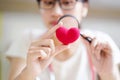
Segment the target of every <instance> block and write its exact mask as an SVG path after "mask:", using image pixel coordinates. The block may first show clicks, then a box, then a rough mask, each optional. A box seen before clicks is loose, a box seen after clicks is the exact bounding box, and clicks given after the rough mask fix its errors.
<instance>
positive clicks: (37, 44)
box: [31, 39, 55, 52]
mask: <svg viewBox="0 0 120 80" xmlns="http://www.w3.org/2000/svg"><path fill="white" fill-rule="evenodd" d="M31 46H33V47H49V48H51V50H52V52H54V51H55V45H54V41H53V40H52V39H45V40H38V41H34V42H32V44H31Z"/></svg>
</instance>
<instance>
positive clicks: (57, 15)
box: [52, 3, 63, 19]
mask: <svg viewBox="0 0 120 80" xmlns="http://www.w3.org/2000/svg"><path fill="white" fill-rule="evenodd" d="M61 16H63V11H62V9H61V8H60V6H59V3H56V4H55V6H54V8H53V11H52V17H53V18H55V19H59V18H60V17H61Z"/></svg>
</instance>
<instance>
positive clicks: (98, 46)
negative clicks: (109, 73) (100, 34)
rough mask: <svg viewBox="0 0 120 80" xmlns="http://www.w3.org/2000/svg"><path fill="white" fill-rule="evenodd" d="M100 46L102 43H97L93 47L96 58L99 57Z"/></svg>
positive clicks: (98, 58)
mask: <svg viewBox="0 0 120 80" xmlns="http://www.w3.org/2000/svg"><path fill="white" fill-rule="evenodd" d="M102 48H103V46H102V43H98V44H97V45H96V47H95V51H94V55H95V57H96V59H97V60H100V59H101V51H102Z"/></svg>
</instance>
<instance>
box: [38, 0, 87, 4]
mask: <svg viewBox="0 0 120 80" xmlns="http://www.w3.org/2000/svg"><path fill="white" fill-rule="evenodd" d="M78 1H81V0H78ZM88 1H89V0H82V2H83V3H85V2H87V3H88ZM37 2H38V4H39V3H40V0H37Z"/></svg>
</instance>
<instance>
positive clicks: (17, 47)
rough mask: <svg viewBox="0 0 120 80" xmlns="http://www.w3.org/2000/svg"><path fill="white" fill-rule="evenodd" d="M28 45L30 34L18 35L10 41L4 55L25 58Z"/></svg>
mask: <svg viewBox="0 0 120 80" xmlns="http://www.w3.org/2000/svg"><path fill="white" fill-rule="evenodd" d="M29 45H30V35H29V34H28V33H27V34H25V33H24V34H22V35H20V36H19V37H17V39H16V40H14V41H13V42H12V43H11V45H10V47H9V48H8V50H7V51H6V57H19V58H26V56H27V51H28V48H29Z"/></svg>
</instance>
